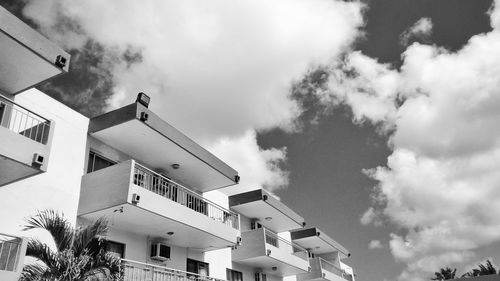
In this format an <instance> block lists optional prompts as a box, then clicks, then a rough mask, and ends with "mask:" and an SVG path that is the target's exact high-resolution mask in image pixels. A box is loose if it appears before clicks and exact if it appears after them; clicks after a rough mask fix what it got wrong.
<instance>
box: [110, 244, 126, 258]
mask: <svg viewBox="0 0 500 281" xmlns="http://www.w3.org/2000/svg"><path fill="white" fill-rule="evenodd" d="M106 251H107V252H108V253H111V254H112V255H113V256H115V257H117V258H121V259H122V258H124V257H125V244H123V243H118V242H113V241H106Z"/></svg>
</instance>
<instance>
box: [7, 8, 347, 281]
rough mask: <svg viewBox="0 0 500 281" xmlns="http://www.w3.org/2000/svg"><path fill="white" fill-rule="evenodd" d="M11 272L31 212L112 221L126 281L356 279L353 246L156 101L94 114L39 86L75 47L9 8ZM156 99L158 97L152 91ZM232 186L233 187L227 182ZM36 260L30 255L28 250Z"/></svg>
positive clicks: (20, 259) (18, 264)
mask: <svg viewBox="0 0 500 281" xmlns="http://www.w3.org/2000/svg"><path fill="white" fill-rule="evenodd" d="M0 31H1V32H0V206H1V207H0V208H1V212H0V233H5V234H2V235H0V280H17V279H18V277H19V274H20V272H21V270H22V265H23V263H24V253H25V251H26V238H24V237H23V236H27V235H30V236H37V237H39V238H40V239H42V240H44V239H49V237H48V236H47V233H43V232H37V231H30V232H23V231H22V230H21V229H22V225H23V224H24V222H25V218H26V217H29V216H32V215H34V214H35V213H36V212H37V210H44V209H55V210H58V211H60V212H63V213H64V215H65V217H67V218H69V219H70V220H71V222H72V223H74V224H75V225H77V226H78V225H85V224H88V223H89V222H90V221H93V220H96V219H98V218H100V217H105V218H107V220H108V221H109V224H110V231H109V235H108V240H109V241H108V245H107V247H108V251H110V252H112V253H113V254H114V255H116V256H118V257H120V258H121V259H122V261H123V266H124V274H125V275H124V280H126V281H159V280H176V281H177V280H191V279H196V280H227V281H243V280H245V281H253V280H255V281H279V280H290V281H291V280H299V281H306V280H315V279H324V280H329V281H335V280H344V279H345V280H354V277H353V276H354V273H353V271H352V269H351V268H350V267H349V266H347V265H346V264H344V263H343V262H342V259H344V258H347V257H348V256H349V255H350V253H349V252H348V251H347V250H346V249H345V248H344V247H342V246H341V245H340V244H338V243H337V242H335V241H334V240H333V239H331V238H330V237H328V236H327V235H326V234H324V233H322V232H321V231H320V230H318V229H317V228H314V227H313V228H305V225H306V224H305V220H304V219H303V218H302V217H301V216H300V215H299V214H297V213H296V212H294V211H293V210H291V209H290V208H289V207H287V206H286V205H285V204H283V202H281V201H280V200H278V199H277V198H276V197H275V196H274V195H272V194H270V193H269V192H267V191H265V190H263V189H256V190H251V191H248V192H243V193H239V194H231V192H230V191H231V186H236V185H237V184H238V182H239V175H238V172H237V171H235V170H234V169H233V168H231V167H230V166H229V165H227V164H226V163H224V162H223V161H222V160H220V159H219V158H217V157H216V156H215V155H213V154H211V153H210V152H208V151H207V150H205V149H204V148H203V147H201V146H200V145H199V144H197V143H196V142H194V141H193V140H191V139H190V138H189V137H187V136H185V135H184V134H183V133H182V132H180V131H179V130H177V129H176V128H174V127H172V126H171V125H170V124H168V123H167V122H166V121H165V120H162V119H161V118H160V117H159V116H158V115H156V114H155V113H154V112H152V111H151V110H149V109H148V104H149V102H150V100H149V97H148V96H147V95H144V94H142V93H141V94H139V95H138V98H137V100H136V101H135V102H132V103H131V104H129V105H127V106H124V107H122V108H119V109H116V110H114V111H111V112H108V113H105V114H102V115H100V116H96V117H93V118H87V117H85V116H83V115H81V114H80V113H78V112H76V111H74V110H72V109H70V108H69V107H67V106H65V105H64V104H62V103H60V102H58V101H56V100H54V99H52V98H50V97H49V96H47V95H45V94H44V93H42V92H40V91H39V90H36V89H35V88H34V86H36V85H38V84H39V83H42V82H44V81H46V80H48V79H51V78H53V77H55V76H57V75H61V74H64V73H65V72H67V71H68V69H69V63H70V55H69V54H68V53H66V52H65V51H64V50H62V49H60V48H59V47H58V46H56V45H54V44H53V43H52V42H50V41H49V40H47V39H46V38H44V37H43V36H41V35H40V34H38V33H37V32H36V31H34V30H32V29H31V28H30V27H28V26H27V25H26V24H24V23H23V22H21V21H20V20H19V19H17V18H15V17H14V16H13V15H11V14H10V13H9V12H8V11H6V10H5V9H3V8H1V7H0ZM152 102H154V101H152ZM222 190H223V191H222ZM27 262H29V261H27Z"/></svg>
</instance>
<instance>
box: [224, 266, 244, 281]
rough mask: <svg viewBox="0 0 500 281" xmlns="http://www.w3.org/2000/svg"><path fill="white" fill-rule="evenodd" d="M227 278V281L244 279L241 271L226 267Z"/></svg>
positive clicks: (241, 280)
mask: <svg viewBox="0 0 500 281" xmlns="http://www.w3.org/2000/svg"><path fill="white" fill-rule="evenodd" d="M226 280H227V281H243V273H241V272H240V271H236V270H232V269H229V268H228V269H226Z"/></svg>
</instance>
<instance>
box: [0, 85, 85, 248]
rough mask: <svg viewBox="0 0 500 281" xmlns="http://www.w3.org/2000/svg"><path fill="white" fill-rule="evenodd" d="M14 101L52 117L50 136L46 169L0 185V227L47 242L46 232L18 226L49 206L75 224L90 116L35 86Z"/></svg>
mask: <svg viewBox="0 0 500 281" xmlns="http://www.w3.org/2000/svg"><path fill="white" fill-rule="evenodd" d="M15 102H16V103H18V104H20V105H22V106H24V107H26V108H28V109H30V110H32V111H33V112H35V113H37V114H40V115H41V116H43V117H45V118H47V119H49V120H52V121H53V122H52V126H51V130H53V139H52V145H51V150H50V156H49V160H48V161H49V163H48V167H47V172H45V173H41V174H39V175H36V176H32V177H29V178H26V179H23V180H20V181H17V182H14V183H11V184H8V185H5V186H3V187H0V206H1V210H2V211H0V226H1V228H0V230H1V231H2V232H6V233H10V234H13V235H20V236H35V234H36V236H38V237H40V238H41V239H42V240H46V241H50V240H51V239H49V237H50V235H48V234H47V233H43V234H41V232H39V231H37V230H33V231H29V232H23V231H21V228H22V225H25V218H26V217H30V216H32V215H34V214H36V213H37V210H44V209H48V208H52V209H54V210H56V211H59V212H63V213H64V216H65V217H66V218H67V219H68V220H70V221H71V222H72V223H75V219H76V212H77V208H78V198H79V194H80V180H81V176H82V174H83V172H82V171H83V164H84V160H85V146H86V141H87V137H86V136H87V129H88V124H89V119H88V118H86V117H85V116H83V115H81V114H80V113H78V112H76V111H74V110H72V109H70V108H69V107H67V106H65V105H63V104H62V103H60V102H58V101H56V100H54V99H52V98H51V97H49V96H47V95H45V94H44V93H42V92H40V91H38V90H36V89H30V90H28V91H25V92H23V93H21V94H18V95H16V96H15Z"/></svg>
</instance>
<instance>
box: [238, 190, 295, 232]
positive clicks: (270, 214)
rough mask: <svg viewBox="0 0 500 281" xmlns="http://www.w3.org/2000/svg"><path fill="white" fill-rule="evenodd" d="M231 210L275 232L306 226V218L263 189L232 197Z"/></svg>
mask: <svg viewBox="0 0 500 281" xmlns="http://www.w3.org/2000/svg"><path fill="white" fill-rule="evenodd" d="M229 208H230V209H231V210H233V211H235V212H238V213H239V214H241V215H243V216H245V217H247V218H252V219H254V220H256V221H258V223H260V224H261V225H263V226H264V227H266V228H268V229H270V230H272V231H274V232H284V231H288V230H291V229H296V228H301V227H303V226H304V225H305V222H304V218H302V217H301V216H300V215H298V214H297V213H295V212H294V211H293V210H292V209H290V208H288V207H287V206H286V205H285V204H283V203H282V202H281V201H279V200H278V199H276V198H274V196H273V195H271V194H270V193H269V192H267V191H265V190H263V189H257V190H253V191H249V192H244V193H240V194H236V195H233V196H230V197H229Z"/></svg>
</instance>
